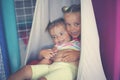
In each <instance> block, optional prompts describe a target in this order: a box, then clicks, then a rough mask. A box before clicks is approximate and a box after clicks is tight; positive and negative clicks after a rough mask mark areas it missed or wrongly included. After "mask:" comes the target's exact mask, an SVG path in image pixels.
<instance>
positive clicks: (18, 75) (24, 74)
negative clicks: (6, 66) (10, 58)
mask: <svg viewBox="0 0 120 80" xmlns="http://www.w3.org/2000/svg"><path fill="white" fill-rule="evenodd" d="M31 78H32V69H31V66H30V65H27V66H24V67H23V68H21V69H20V70H18V71H17V72H15V73H14V74H13V75H11V76H10V77H9V78H8V80H24V79H31Z"/></svg>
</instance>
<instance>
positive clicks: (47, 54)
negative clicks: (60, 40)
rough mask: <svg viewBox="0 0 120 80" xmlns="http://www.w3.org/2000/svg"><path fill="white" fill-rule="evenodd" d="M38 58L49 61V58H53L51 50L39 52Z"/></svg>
mask: <svg viewBox="0 0 120 80" xmlns="http://www.w3.org/2000/svg"><path fill="white" fill-rule="evenodd" d="M40 56H42V57H44V58H47V59H50V58H51V57H53V56H54V52H53V50H52V49H45V50H41V51H40Z"/></svg>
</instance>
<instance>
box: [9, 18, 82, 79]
mask: <svg viewBox="0 0 120 80" xmlns="http://www.w3.org/2000/svg"><path fill="white" fill-rule="evenodd" d="M47 30H48V31H49V33H50V35H51V37H52V39H53V42H54V44H55V46H54V48H53V49H51V50H53V51H52V53H51V52H49V53H48V54H47V55H44V53H43V52H44V51H43V52H42V53H41V56H42V57H43V58H44V59H43V60H45V59H46V60H52V61H53V63H52V64H50V65H47V64H39V65H27V66H25V67H23V68H22V69H21V70H19V71H17V72H16V73H15V74H13V75H12V76H10V78H9V79H8V80H24V79H39V78H40V79H39V80H74V79H75V77H76V75H77V66H78V62H79V61H74V62H63V61H62V60H61V59H62V55H60V54H59V50H63V49H69V50H72V49H73V50H77V51H79V50H80V43H79V41H76V40H73V41H70V40H71V37H70V36H69V34H68V33H67V31H66V27H65V22H64V20H63V19H58V20H55V21H53V22H52V23H50V24H49V25H48V27H47ZM46 56H47V57H46ZM64 73H65V74H64Z"/></svg>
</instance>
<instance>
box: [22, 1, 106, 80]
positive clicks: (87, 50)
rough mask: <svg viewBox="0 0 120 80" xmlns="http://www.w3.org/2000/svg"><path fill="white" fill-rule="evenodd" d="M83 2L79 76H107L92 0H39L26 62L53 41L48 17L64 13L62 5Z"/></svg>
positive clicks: (89, 79)
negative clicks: (47, 27) (104, 69)
mask: <svg viewBox="0 0 120 80" xmlns="http://www.w3.org/2000/svg"><path fill="white" fill-rule="evenodd" d="M79 3H81V26H82V27H81V32H82V33H81V34H82V35H81V57H80V61H79V68H78V76H77V80H106V77H105V74H104V71H103V67H102V63H101V58H100V51H99V37H98V32H97V26H96V21H95V17H94V12H93V7H92V2H91V0H81V2H80V0H37V2H36V7H35V13H34V18H33V23H32V29H31V34H30V38H29V43H28V47H27V52H26V58H25V60H24V61H25V62H23V63H24V64H23V65H26V64H27V62H29V61H30V60H33V59H36V58H37V54H38V53H39V51H40V50H41V49H42V48H43V47H44V46H48V47H49V46H50V45H52V44H53V43H52V40H51V38H50V36H49V35H48V33H47V32H46V31H45V28H46V26H47V24H48V22H49V21H53V20H55V19H57V18H58V17H62V16H63V13H62V11H61V8H62V7H63V6H70V5H71V4H79Z"/></svg>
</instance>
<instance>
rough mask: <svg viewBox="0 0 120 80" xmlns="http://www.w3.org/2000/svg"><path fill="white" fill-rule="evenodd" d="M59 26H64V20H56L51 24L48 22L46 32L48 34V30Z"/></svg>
mask: <svg viewBox="0 0 120 80" xmlns="http://www.w3.org/2000/svg"><path fill="white" fill-rule="evenodd" d="M59 24H61V25H63V26H65V22H64V19H63V18H58V19H56V20H54V21H53V22H49V24H48V26H47V28H46V30H47V31H48V32H49V31H50V29H52V28H54V27H56V26H57V25H59Z"/></svg>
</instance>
